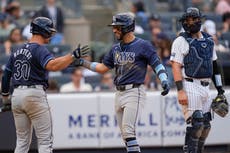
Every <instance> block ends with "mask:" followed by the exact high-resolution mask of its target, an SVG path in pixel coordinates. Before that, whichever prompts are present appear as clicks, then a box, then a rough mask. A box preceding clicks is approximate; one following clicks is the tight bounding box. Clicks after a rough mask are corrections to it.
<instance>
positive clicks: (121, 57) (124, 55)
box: [114, 51, 135, 65]
mask: <svg viewBox="0 0 230 153" xmlns="http://www.w3.org/2000/svg"><path fill="white" fill-rule="evenodd" d="M114 62H115V64H118V65H125V64H127V63H134V62H135V53H134V52H119V51H115V53H114Z"/></svg>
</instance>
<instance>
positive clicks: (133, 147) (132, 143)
mask: <svg viewBox="0 0 230 153" xmlns="http://www.w3.org/2000/svg"><path fill="white" fill-rule="evenodd" d="M125 141H126V143H125V144H126V149H127V153H140V152H141V150H140V146H139V144H138V143H137V140H136V138H135V137H133V138H126V139H125Z"/></svg>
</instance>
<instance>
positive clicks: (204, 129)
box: [171, 7, 224, 153]
mask: <svg viewBox="0 0 230 153" xmlns="http://www.w3.org/2000/svg"><path fill="white" fill-rule="evenodd" d="M201 19H202V14H201V13H200V11H199V10H198V9H197V8H194V7H190V8H188V9H187V10H186V12H185V13H184V14H183V16H182V17H181V19H180V21H181V24H182V26H183V28H184V30H185V32H182V33H180V36H179V37H177V38H176V39H175V40H174V42H173V45H172V50H171V61H172V69H173V75H174V80H175V83H176V86H177V90H178V101H179V103H180V104H181V105H182V109H183V114H184V118H185V120H186V123H187V128H186V136H185V146H184V152H185V153H202V152H203V149H204V143H205V140H206V138H207V137H208V134H209V131H210V129H211V124H210V121H211V120H212V117H211V116H212V115H211V112H210V111H211V108H210V107H211V102H212V101H211V99H210V93H209V84H210V82H211V80H213V82H214V84H215V87H216V89H217V91H218V95H222V94H223V93H224V90H223V89H222V83H221V82H222V81H221V75H220V72H219V69H218V66H217V61H216V60H217V56H216V51H215V50H214V42H213V39H212V37H211V36H210V35H209V34H207V33H205V32H201V31H200V28H201V23H202V22H201Z"/></svg>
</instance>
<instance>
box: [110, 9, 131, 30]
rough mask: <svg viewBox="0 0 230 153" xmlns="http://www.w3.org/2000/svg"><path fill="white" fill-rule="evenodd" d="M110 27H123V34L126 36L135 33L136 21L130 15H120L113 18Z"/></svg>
mask: <svg viewBox="0 0 230 153" xmlns="http://www.w3.org/2000/svg"><path fill="white" fill-rule="evenodd" d="M108 26H121V32H122V33H123V34H126V33H128V32H131V31H134V29H135V19H134V17H132V16H131V15H130V14H128V13H119V14H117V15H114V16H113V21H112V23H111V24H110V25H108Z"/></svg>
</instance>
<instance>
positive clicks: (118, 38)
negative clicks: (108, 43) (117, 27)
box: [115, 33, 124, 41]
mask: <svg viewBox="0 0 230 153" xmlns="http://www.w3.org/2000/svg"><path fill="white" fill-rule="evenodd" d="M115 36H116V38H117V40H119V41H121V40H123V37H124V35H123V33H121V34H120V35H119V36H117V35H116V34H115Z"/></svg>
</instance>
